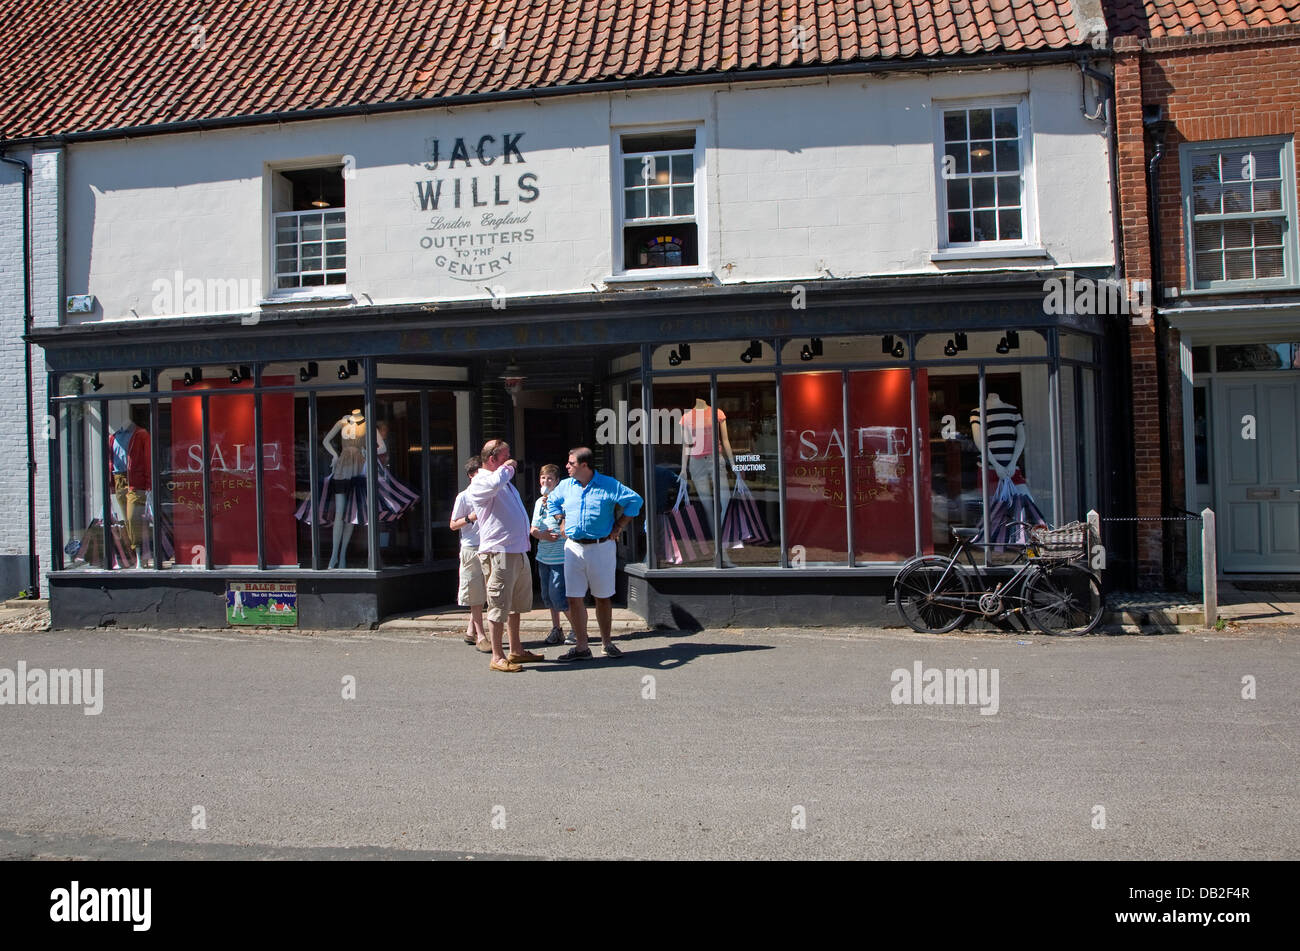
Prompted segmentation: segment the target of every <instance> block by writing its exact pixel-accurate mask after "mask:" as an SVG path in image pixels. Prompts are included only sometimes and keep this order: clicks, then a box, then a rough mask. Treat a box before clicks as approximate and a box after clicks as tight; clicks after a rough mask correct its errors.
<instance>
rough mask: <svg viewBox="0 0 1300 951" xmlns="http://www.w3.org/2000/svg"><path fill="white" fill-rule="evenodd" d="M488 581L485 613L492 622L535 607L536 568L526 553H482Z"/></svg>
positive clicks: (479, 559) (485, 575)
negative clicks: (530, 563)
mask: <svg viewBox="0 0 1300 951" xmlns="http://www.w3.org/2000/svg"><path fill="white" fill-rule="evenodd" d="M478 561H479V564H480V565H482V566H483V577H484V578H485V579H486V580H487V604H488V609H487V612H486V616H487V619H488V620H489V621H505V619H506V616H507V615H510V614H516V613H519V614H522V613H523V612H525V611H531V610H532V609H533V569H532V566H530V565H529V563H528V556H527V555H526V554H524V553H523V552H514V553H511V554H506V553H505V552H501V551H493V552H479V556H478Z"/></svg>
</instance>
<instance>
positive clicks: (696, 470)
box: [629, 377, 730, 568]
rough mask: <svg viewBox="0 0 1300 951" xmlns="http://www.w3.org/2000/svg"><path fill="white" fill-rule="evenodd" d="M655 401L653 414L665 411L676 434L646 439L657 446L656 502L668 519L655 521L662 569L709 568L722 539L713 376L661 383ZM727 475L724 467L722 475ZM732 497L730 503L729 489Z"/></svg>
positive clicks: (722, 421) (659, 433)
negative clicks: (717, 525)
mask: <svg viewBox="0 0 1300 951" xmlns="http://www.w3.org/2000/svg"><path fill="white" fill-rule="evenodd" d="M651 399H652V400H653V404H654V405H653V409H654V410H663V411H664V412H663V413H661V414H660V418H661V419H663V420H665V421H671V422H669V425H670V426H671V428H672V433H671V434H666V433H664V432H662V431H661V429H660V428H659V427H654V428H655V429H656V431H655V432H652V433H649V434H645V433H643V434H642V435H643V438H645V437H648V440H649V441H650V442H651V443H652V445H653V446H654V457H653V463H654V482H655V486H656V495H658V496H659V498H658V499H656V501H657V503H658V510H659V512H660V513H661V515H662V516H663V517H657V518H656V522H657V525H656V530H657V531H658V532H659V536H658V551H659V556H658V557H659V565H658V567H660V568H670V567H675V566H678V565H682V566H687V565H693V566H695V567H709V566H711V565H712V564H713V553H714V547H713V544H714V541H713V540H714V539H716V538H717V537H718V536H717V533H716V531H715V530H714V521H713V510H714V501H715V496H717V494H718V487H717V485H716V482H715V479H714V472H713V463H714V457H713V453H714V447H715V445H716V443H717V441H718V440H717V439H716V438H715V434H714V417H713V408H712V407H711V406H710V405H709V381H708V377H699V378H697V377H691V378H689V379H687V380H681V379H665V380H664V381H663V382H660V381H658V380H656V381H655V383H654V387H653V390H652V397H651ZM652 417H653V414H652ZM717 422H718V424H719V425H720V426H721V425H725V424H726V422H727V420H726V419H725V411H724V413H723V414H719V416H718V420H717ZM629 435H630V433H629ZM665 436H668V437H669V438H664V437H665ZM720 461H721V460H720ZM725 472H726V466H725V463H723V465H722V466H721V467H720V473H719V474H720V475H722V474H724V473H725ZM727 492H728V498H729V497H730V488H729V487H728V489H727ZM718 501H721V500H718ZM665 506H667V508H665ZM666 522H667V523H668V524H665V523H666Z"/></svg>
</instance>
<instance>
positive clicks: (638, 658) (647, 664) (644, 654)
mask: <svg viewBox="0 0 1300 951" xmlns="http://www.w3.org/2000/svg"><path fill="white" fill-rule="evenodd" d="M642 636H646V635H642ZM624 640H626V638H619V639H618V641H624ZM592 643H593V644H596V645H598V644H599V643H600V639H599V638H595V639H593V641H592ZM616 643H617V641H616ZM775 649H776V648H775V647H772V646H771V645H766V644H699V643H690V644H669V645H668V646H666V647H652V648H648V649H646V650H628V651H625V652H624V654H623V656H622V657H602V656H601V654H600V648H599V647H596V646H593V647H592V651H591V653H592V658H591V660H581V661H575V662H573V663H570V664H557V663H550V662H546V663H541V664H529V665H528V667H527V669H528V670H529V671H537V672H540V673H552V672H554V671H562V670H583V669H589V668H592V667H644V668H645V669H647V670H674V669H675V668H677V667H681V666H683V665H684V664H689V663H690V662H691V661H693V660H694V659H695V658H697V657H703V656H705V655H706V654H735V653H739V652H742V651H770V650H775Z"/></svg>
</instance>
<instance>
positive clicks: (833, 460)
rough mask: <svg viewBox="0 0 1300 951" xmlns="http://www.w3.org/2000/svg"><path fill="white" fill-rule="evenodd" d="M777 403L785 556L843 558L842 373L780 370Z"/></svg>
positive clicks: (801, 560)
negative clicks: (779, 425)
mask: <svg viewBox="0 0 1300 951" xmlns="http://www.w3.org/2000/svg"><path fill="white" fill-rule="evenodd" d="M781 409H782V420H783V422H782V427H783V429H784V438H783V441H782V444H783V451H784V454H785V460H784V461H785V483H786V486H785V517H786V538H787V543H788V544H789V546H790V550H789V553H788V554H789V557H790V561H791V563H792V564H803V565H845V564H848V544H849V543H848V519H847V517H846V514H845V511H846V507H847V504H848V503H847V499H848V495H847V488H846V485H845V471H844V457H845V449H846V442H845V426H844V381H843V375H842V374H841V373H840V372H839V371H832V372H811V373H787V374H785V375H783V376H782V377H781Z"/></svg>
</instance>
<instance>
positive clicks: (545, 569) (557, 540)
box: [529, 463, 577, 644]
mask: <svg viewBox="0 0 1300 951" xmlns="http://www.w3.org/2000/svg"><path fill="white" fill-rule="evenodd" d="M537 481H538V488H539V489H540V490H541V493H542V497H541V498H539V499H538V500H537V502H536V504H535V505H534V506H533V527H532V530H531V531H530V532H529V534H530V535H532V536H533V538H536V539H537V580H538V581H539V582H540V584H541V590H542V604H544V605H546V607H548V608H550V609H551V633H550V634H548V635H546V643H548V644H563V643H564V639H565V638H564V631H562V630H561V629H560V614H561V613H563V614H564V616H565V617H566V618H567V617H568V616H569V601H568V598H567V597H566V596H565V593H564V536H563V535H561V534H559V528H560V526H559V524H558V523H557V522H556V521H555V519H554V518H553V517H552V516H551V515H549V514H548V513H547V511H546V497H547V495H549V494H550V491H551V490H552V489H554V488H555V487H556V486H557V485H559V482H560V467H559V466H556V465H551V464H549V463H548V464H547V465H544V466H542V471H541V473H540V475H539V476H538V480H537ZM570 627H572V622H570ZM569 638H570V639H571V641H570V642H571V643H577V639H576V638H575V637H574V634H573V632H572V630H570V632H569Z"/></svg>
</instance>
